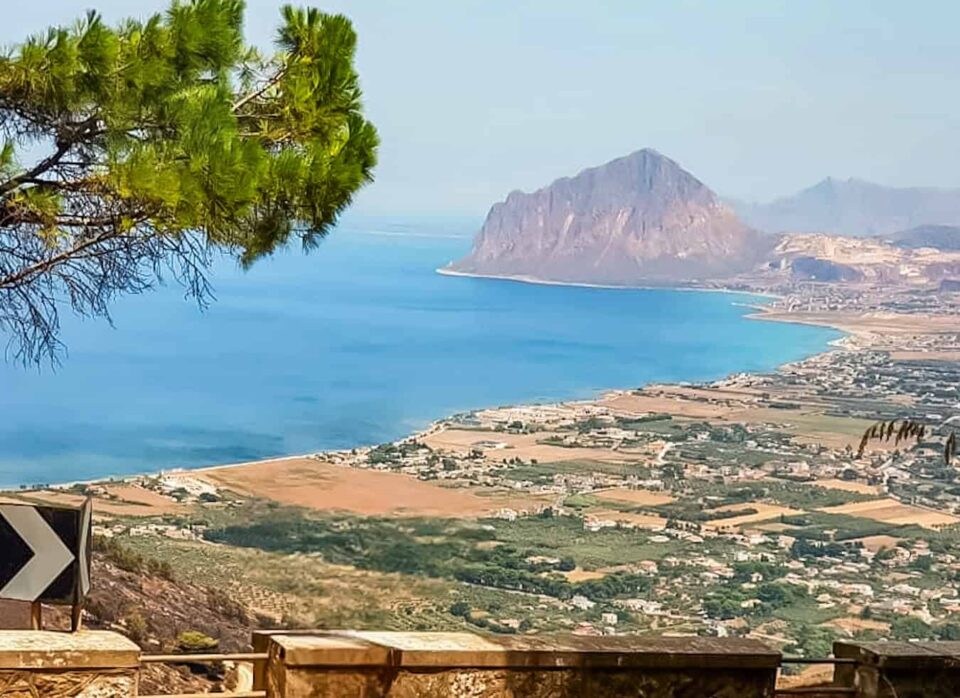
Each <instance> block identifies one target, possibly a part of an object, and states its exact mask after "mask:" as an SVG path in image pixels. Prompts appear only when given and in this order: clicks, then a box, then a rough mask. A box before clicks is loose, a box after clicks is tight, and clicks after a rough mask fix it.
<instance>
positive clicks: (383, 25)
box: [0, 0, 960, 215]
mask: <svg viewBox="0 0 960 698" xmlns="http://www.w3.org/2000/svg"><path fill="white" fill-rule="evenodd" d="M279 4H280V3H279V2H277V1H276V0H248V21H247V31H248V34H249V36H250V38H251V40H253V41H256V42H257V43H259V44H263V45H266V44H268V43H269V41H270V40H271V37H272V35H273V29H274V27H275V26H276V22H277V17H278V13H277V8H278V6H279ZM317 4H318V5H319V7H321V9H324V10H328V11H338V12H343V13H345V14H347V15H349V16H350V17H352V18H353V20H354V22H355V24H356V27H357V30H358V32H359V36H360V48H359V54H358V62H359V69H360V74H361V78H362V81H363V87H364V90H365V93H366V104H367V107H368V111H369V114H370V116H371V117H372V118H373V120H374V121H375V122H376V124H377V126H378V127H379V129H380V133H381V136H382V139H383V145H382V148H381V151H380V166H379V168H378V171H377V181H376V183H375V184H373V185H372V186H370V187H368V189H367V190H365V191H364V192H363V194H362V195H361V197H360V198H359V199H358V209H359V210H360V211H362V212H366V213H387V214H389V213H400V214H411V213H413V214H422V213H439V214H448V213H463V214H475V215H482V214H483V213H485V211H486V209H487V208H488V206H489V205H490V204H491V203H492V202H493V201H495V200H497V199H500V198H502V197H503V196H504V195H505V194H506V193H507V192H509V191H510V190H512V189H532V188H536V187H539V186H541V185H544V184H547V183H549V182H550V181H551V180H553V179H555V178H557V177H559V176H563V175H567V174H573V173H575V172H576V171H578V170H579V169H581V168H583V167H586V166H590V165H595V164H600V163H602V162H605V161H607V160H609V159H611V158H614V157H617V156H619V155H623V154H626V153H628V152H631V151H633V150H635V149H638V148H641V147H647V146H649V147H653V148H656V149H658V150H660V151H661V152H663V153H664V154H666V155H669V156H671V157H672V158H674V159H675V160H677V161H679V162H680V164H681V165H683V166H684V167H686V168H687V169H689V170H690V171H691V172H693V173H694V174H695V175H697V176H698V177H699V178H700V179H702V180H704V181H705V182H706V183H707V184H709V185H710V186H711V187H713V188H714V189H715V190H717V191H718V192H720V193H721V194H724V195H728V196H738V197H745V198H752V199H767V198H770V197H773V196H777V195H780V194H785V193H790V192H792V191H794V190H797V189H799V188H802V187H805V186H808V185H811V184H813V183H815V182H816V181H818V180H820V179H822V178H823V177H824V176H826V175H828V174H829V175H833V176H836V177H843V178H845V177H850V176H854V177H860V178H864V179H870V180H874V181H877V182H881V183H884V184H891V185H903V186H907V185H939V186H960V50H958V44H957V26H958V25H960V3H958V2H955V0H943V1H942V2H936V1H934V0H922V1H917V0H914V1H912V2H906V1H905V0H889V1H881V0H819V1H817V0H804V1H803V2H797V1H796V0H782V1H776V0H722V1H721V0H713V1H704V2H692V1H691V2H683V1H679V0H669V1H668V0H659V1H657V2H650V1H643V0H623V1H622V2H621V1H616V0H590V1H587V0H581V1H580V2H569V1H567V0H542V1H541V0H531V1H524V0H405V1H402V2H401V1H395V0H318V3H317ZM165 6H166V2H163V1H162V0H31V1H29V2H20V1H17V2H9V3H7V2H5V3H4V7H3V19H2V21H0V41H2V42H3V43H5V44H9V43H12V42H15V41H17V40H18V39H19V38H21V37H22V36H24V35H25V34H27V33H30V32H32V31H36V30H38V29H41V28H43V27H45V26H47V25H48V24H51V23H59V22H69V21H72V20H73V18H75V17H76V16H78V15H79V14H81V13H82V12H83V11H84V10H85V9H87V8H88V7H96V8H97V9H99V10H101V11H102V12H103V14H104V15H106V17H107V18H108V19H115V18H117V17H120V16H125V15H131V14H132V15H144V14H147V13H149V12H151V11H155V10H158V9H160V8H162V7H165Z"/></svg>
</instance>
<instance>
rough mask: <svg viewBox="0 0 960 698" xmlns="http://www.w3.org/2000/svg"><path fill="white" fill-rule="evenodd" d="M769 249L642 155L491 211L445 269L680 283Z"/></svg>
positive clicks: (677, 171)
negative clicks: (465, 251) (467, 249)
mask: <svg viewBox="0 0 960 698" xmlns="http://www.w3.org/2000/svg"><path fill="white" fill-rule="evenodd" d="M773 244H775V241H773V240H772V239H767V238H764V237H762V236H761V235H760V234H758V233H756V232H755V231H753V230H751V229H750V228H748V227H747V226H746V225H744V224H743V223H742V222H741V221H740V220H739V219H738V218H737V216H736V214H735V213H734V212H733V211H732V210H731V209H730V208H729V207H727V206H726V204H724V203H722V202H721V201H720V200H719V198H718V197H717V195H716V194H714V193H713V192H712V191H711V190H710V189H709V188H708V187H707V186H706V185H705V184H703V183H702V182H701V181H699V180H698V179H697V178H696V177H694V176H693V175H691V174H690V173H688V172H686V171H685V170H683V168H681V167H680V166H679V165H678V164H677V163H675V162H674V161H673V160H670V159H669V158H667V157H664V156H663V155H661V154H659V153H657V152H656V151H654V150H640V151H638V152H636V153H633V154H632V155H628V156H626V157H623V158H619V159H617V160H613V161H612V162H609V163H607V164H606V165H602V166H600V167H595V168H591V169H588V170H584V171H583V172H581V173H580V174H578V175H576V176H575V177H569V178H563V179H559V180H557V181H556V182H554V183H553V184H551V185H550V186H548V187H545V188H543V189H540V190H538V191H535V192H533V193H530V194H527V193H522V192H513V193H511V194H510V195H509V196H508V197H507V199H506V201H502V202H500V203H497V204H495V205H494V206H493V208H491V209H490V213H489V214H488V215H487V219H486V222H485V223H484V225H483V228H482V229H481V230H480V233H479V235H478V236H477V238H476V241H475V244H474V248H473V251H472V252H471V253H470V254H469V255H468V256H467V257H466V258H464V259H462V260H460V261H459V262H455V263H454V264H452V265H450V267H448V269H449V270H450V271H456V272H464V273H472V274H479V275H491V276H493V275H496V276H515V277H528V278H536V279H542V280H552V281H565V282H584V283H603V284H624V285H629V284H642V283H663V284H669V283H681V282H685V281H695V280H699V279H717V278H725V277H728V276H731V275H733V274H736V273H739V272H742V271H746V270H749V269H750V268H752V267H753V266H754V265H755V264H756V263H757V262H758V261H760V260H761V259H763V257H764V255H765V254H766V253H767V252H768V251H769V250H770V248H771V247H772V246H773Z"/></svg>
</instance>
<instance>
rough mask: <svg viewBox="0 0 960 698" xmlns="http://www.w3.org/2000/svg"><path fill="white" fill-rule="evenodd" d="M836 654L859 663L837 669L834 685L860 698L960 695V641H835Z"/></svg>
mask: <svg viewBox="0 0 960 698" xmlns="http://www.w3.org/2000/svg"><path fill="white" fill-rule="evenodd" d="M833 654H834V656H836V657H838V658H844V659H853V660H855V661H856V664H841V665H838V666H837V668H836V671H835V673H834V684H835V685H838V686H845V687H850V688H855V689H856V694H855V695H856V696H857V698H956V697H957V696H960V642H836V643H834V645H833Z"/></svg>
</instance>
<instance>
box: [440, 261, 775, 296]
mask: <svg viewBox="0 0 960 698" xmlns="http://www.w3.org/2000/svg"><path fill="white" fill-rule="evenodd" d="M436 272H437V273H438V274H441V275H442V276H462V277H466V278H470V279H493V280H496V281H513V282H515V283H521V284H536V285H538V286H574V287H577V288H606V289H613V290H618V291H693V292H698V293H734V294H740V295H744V296H754V297H756V298H771V299H777V298H781V296H778V295H777V294H774V293H768V292H763V291H744V290H743V289H740V288H722V287H721V288H711V287H706V286H670V285H668V284H664V285H662V286H654V285H649V284H647V285H642V284H637V285H628V284H594V283H588V282H586V281H557V280H554V279H541V278H539V277H537V276H526V275H520V274H516V275H514V274H477V273H474V272H469V271H456V270H454V269H448V268H446V267H440V268H438V269H436Z"/></svg>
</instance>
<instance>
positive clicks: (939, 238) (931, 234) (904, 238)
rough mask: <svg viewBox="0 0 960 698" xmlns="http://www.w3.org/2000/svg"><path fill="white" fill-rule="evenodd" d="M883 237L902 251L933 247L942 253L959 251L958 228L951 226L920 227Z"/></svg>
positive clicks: (959, 234) (959, 236) (959, 235)
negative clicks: (902, 249)
mask: <svg viewBox="0 0 960 698" xmlns="http://www.w3.org/2000/svg"><path fill="white" fill-rule="evenodd" d="M883 237H884V239H886V240H887V241H888V242H890V244H892V245H894V246H896V247H902V248H904V249H917V248H920V247H934V248H936V249H938V250H942V251H944V252H957V251H960V227H957V226H952V225H921V226H918V227H916V228H910V229H909V230H901V231H900V232H898V233H894V234H893V235H885V236H883Z"/></svg>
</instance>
